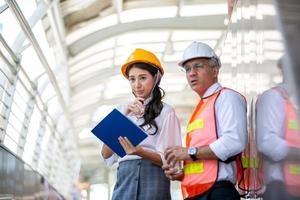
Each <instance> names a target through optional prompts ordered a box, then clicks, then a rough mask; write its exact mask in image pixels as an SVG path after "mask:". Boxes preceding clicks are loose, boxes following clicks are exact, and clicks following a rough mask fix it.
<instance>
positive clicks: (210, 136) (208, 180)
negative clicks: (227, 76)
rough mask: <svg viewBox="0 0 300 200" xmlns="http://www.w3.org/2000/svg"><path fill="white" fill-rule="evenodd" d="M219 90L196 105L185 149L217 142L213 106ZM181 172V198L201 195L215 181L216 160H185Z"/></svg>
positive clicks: (216, 174) (216, 173) (189, 124)
mask: <svg viewBox="0 0 300 200" xmlns="http://www.w3.org/2000/svg"><path fill="white" fill-rule="evenodd" d="M222 89H223V88H222ZM222 89H221V90H222ZM221 90H219V91H218V92H216V93H214V94H213V95H211V96H209V97H206V98H203V99H201V100H200V102H199V103H198V105H197V107H196V109H195V110H194V112H193V114H192V116H191V118H190V120H189V123H188V126H187V136H186V147H187V148H188V147H199V146H207V145H209V144H210V143H212V142H214V141H215V140H217V138H218V136H217V130H216V121H215V111H214V110H215V108H214V106H215V101H216V99H217V97H218V96H219V94H220V92H221ZM183 172H184V177H183V180H182V182H181V190H182V196H183V198H184V199H186V198H191V197H195V196H197V195H201V194H203V193H204V192H206V191H208V190H209V189H210V188H211V187H212V186H213V184H214V183H215V182H216V180H217V177H218V160H197V161H192V160H185V161H184V171H183Z"/></svg>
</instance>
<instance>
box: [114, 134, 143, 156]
mask: <svg viewBox="0 0 300 200" xmlns="http://www.w3.org/2000/svg"><path fill="white" fill-rule="evenodd" d="M118 139H119V142H120V144H121V145H122V147H123V149H124V151H125V152H126V154H127V155H139V153H140V152H141V150H142V149H143V148H142V147H140V146H136V147H135V146H133V145H132V143H131V142H130V141H129V140H128V138H127V137H121V136H120V137H119V138H118Z"/></svg>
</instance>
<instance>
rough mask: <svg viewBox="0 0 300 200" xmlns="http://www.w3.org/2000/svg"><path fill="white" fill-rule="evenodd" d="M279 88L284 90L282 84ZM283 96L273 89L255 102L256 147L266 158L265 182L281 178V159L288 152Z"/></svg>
mask: <svg viewBox="0 0 300 200" xmlns="http://www.w3.org/2000/svg"><path fill="white" fill-rule="evenodd" d="M279 87H280V88H282V89H284V90H286V88H285V86H284V85H283V84H281V85H279ZM284 122H285V110H284V98H283V96H282V95H281V94H280V93H279V92H278V91H275V90H274V89H269V90H267V91H265V92H264V93H263V94H262V95H260V96H259V97H258V99H257V103H256V137H257V138H256V140H257V147H258V150H259V151H260V152H262V153H263V154H264V155H265V156H266V157H267V158H268V159H265V160H264V167H265V175H266V179H267V183H269V182H270V181H274V180H280V181H282V180H283V174H282V162H280V161H282V160H283V159H284V158H285V157H286V156H287V154H288V145H287V143H286V141H285V139H284V126H285V124H284Z"/></svg>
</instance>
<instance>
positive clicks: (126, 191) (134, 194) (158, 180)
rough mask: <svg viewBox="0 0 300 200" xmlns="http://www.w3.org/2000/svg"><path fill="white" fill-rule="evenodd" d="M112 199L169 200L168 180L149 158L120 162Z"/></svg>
mask: <svg viewBox="0 0 300 200" xmlns="http://www.w3.org/2000/svg"><path fill="white" fill-rule="evenodd" d="M112 200H171V192H170V180H169V179H168V178H167V177H166V176H165V174H164V172H163V170H162V169H161V168H160V167H159V166H157V165H155V164H154V163H152V162H151V161H149V160H145V159H138V160H127V161H123V162H120V163H119V167H118V172H117V182H116V185H115V188H114V191H113V196H112Z"/></svg>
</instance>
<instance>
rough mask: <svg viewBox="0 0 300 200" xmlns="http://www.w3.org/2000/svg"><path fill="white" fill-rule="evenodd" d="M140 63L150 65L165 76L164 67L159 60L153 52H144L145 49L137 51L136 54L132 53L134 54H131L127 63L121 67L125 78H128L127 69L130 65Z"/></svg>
mask: <svg viewBox="0 0 300 200" xmlns="http://www.w3.org/2000/svg"><path fill="white" fill-rule="evenodd" d="M138 62H142V63H147V64H150V65H152V66H153V67H156V68H157V69H158V70H159V71H160V73H161V75H163V74H164V69H163V67H162V66H161V64H160V62H159V60H158V58H157V57H156V56H155V55H154V54H153V53H152V52H150V51H147V50H144V49H135V50H134V52H132V54H130V56H129V58H128V59H127V61H126V63H125V64H123V65H122V67H121V71H122V74H123V76H125V77H126V78H128V77H127V75H126V70H127V68H128V67H129V66H130V65H132V64H134V63H138Z"/></svg>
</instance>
